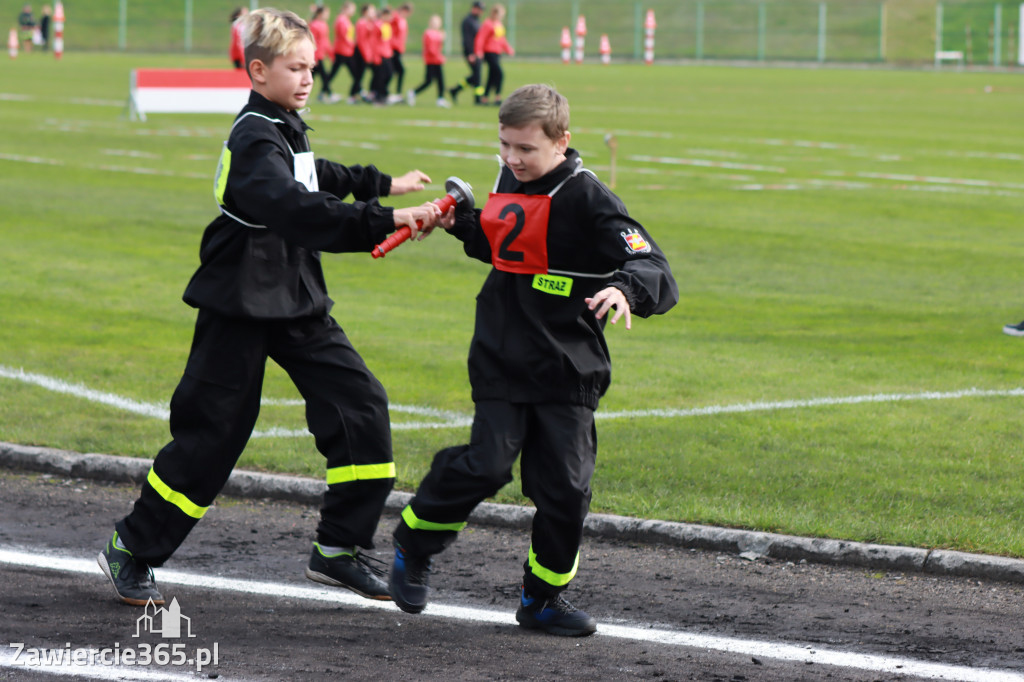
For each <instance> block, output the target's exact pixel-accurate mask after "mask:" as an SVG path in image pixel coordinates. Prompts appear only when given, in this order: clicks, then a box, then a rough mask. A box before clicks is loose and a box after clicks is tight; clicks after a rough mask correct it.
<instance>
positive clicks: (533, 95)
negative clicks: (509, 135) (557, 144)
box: [498, 84, 569, 140]
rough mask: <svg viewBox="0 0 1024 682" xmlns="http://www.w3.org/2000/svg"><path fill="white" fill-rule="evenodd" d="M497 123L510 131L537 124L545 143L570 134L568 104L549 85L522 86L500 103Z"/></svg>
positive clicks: (567, 101)
mask: <svg viewBox="0 0 1024 682" xmlns="http://www.w3.org/2000/svg"><path fill="white" fill-rule="evenodd" d="M498 123H500V124H501V125H503V126H508V127H509V128H525V127H526V126H528V125H530V124H531V123H536V124H538V125H540V127H541V129H542V130H543V131H544V134H545V135H546V136H547V137H548V139H551V140H559V139H561V138H562V136H563V135H565V132H566V131H567V130H569V100H567V99H566V98H565V96H564V95H562V94H561V93H559V92H558V91H557V90H555V89H554V88H553V87H551V86H550V85H541V84H534V85H524V86H523V87H521V88H519V89H517V90H516V91H515V92H513V93H512V94H511V95H509V96H508V97H506V98H505V101H504V102H502V103H501V108H500V109H499V110H498Z"/></svg>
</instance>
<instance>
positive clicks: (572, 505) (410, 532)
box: [394, 401, 597, 598]
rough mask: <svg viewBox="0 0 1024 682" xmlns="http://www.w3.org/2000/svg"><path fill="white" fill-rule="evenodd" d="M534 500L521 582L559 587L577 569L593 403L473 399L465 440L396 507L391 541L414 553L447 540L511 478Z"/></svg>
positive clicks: (591, 457)
mask: <svg viewBox="0 0 1024 682" xmlns="http://www.w3.org/2000/svg"><path fill="white" fill-rule="evenodd" d="M520 452H522V458H521V461H520V476H521V478H522V489H523V494H524V495H526V496H527V497H528V498H530V499H531V500H532V501H533V503H534V505H535V506H536V508H537V511H536V513H535V514H534V516H533V529H532V536H531V544H530V550H529V554H528V556H527V559H526V561H525V562H524V563H523V569H524V576H523V586H524V587H525V589H526V591H527V592H528V593H529V594H531V595H534V596H537V597H541V598H548V597H553V596H555V595H557V594H558V593H559V592H561V591H562V590H563V589H565V587H566V586H567V585H568V583H569V581H570V580H572V578H573V577H574V576H575V575H576V569H577V567H578V565H579V548H580V543H581V541H582V539H583V522H584V520H585V519H586V516H587V512H588V511H589V510H590V498H591V489H590V480H591V477H592V476H593V473H594V465H595V461H596V457H597V432H596V429H595V427H594V411H593V410H592V409H591V408H589V407H586V406H583V405H567V404H559V403H538V404H532V403H507V402H501V401H479V402H477V403H476V414H475V416H474V418H473V427H472V431H471V434H470V443H469V445H462V446H458V447H453V448H446V449H444V450H441V451H440V452H438V453H437V454H436V455H435V456H434V461H433V463H432V464H431V467H430V471H429V472H428V473H427V475H426V477H425V478H424V479H423V482H422V483H420V486H419V489H418V490H417V491H416V495H415V496H414V497H413V499H412V500H411V501H410V503H409V505H408V506H407V507H406V508H405V509H404V510H403V511H402V519H401V520H400V521H399V523H398V526H397V528H396V529H395V533H394V537H395V541H396V542H397V543H398V544H399V545H401V546H402V548H403V549H405V550H406V552H408V553H409V554H411V555H413V556H424V555H432V554H436V553H438V552H440V551H442V550H443V549H444V548H445V547H447V546H448V545H449V544H451V543H452V542H453V541H454V540H455V537H456V535H457V534H458V531H459V530H461V529H462V528H463V527H465V525H466V523H465V522H466V519H467V518H469V515H470V513H471V512H472V511H473V509H474V508H475V507H476V506H477V505H478V504H479V503H480V502H482V501H483V500H485V499H486V498H488V497H491V496H492V495H494V494H495V493H497V492H498V490H500V489H501V488H502V487H503V486H504V485H505V484H507V483H509V482H510V481H512V468H513V466H514V464H515V461H516V458H517V457H518V456H519V454H520Z"/></svg>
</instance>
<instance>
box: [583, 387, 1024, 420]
mask: <svg viewBox="0 0 1024 682" xmlns="http://www.w3.org/2000/svg"><path fill="white" fill-rule="evenodd" d="M1020 396H1024V388H1011V389H1006V390H997V391H986V390H982V389H978V388H968V389H965V390H962V391H947V392H938V391H926V392H924V393H877V394H875V395H855V396H849V397H845V398H843V397H837V398H812V399H809V400H780V401H775V402H758V403H741V404H738V405H710V406H708V407H696V408H691V409H679V410H666V409H654V410H625V411H619V412H598V413H597V414H596V417H597V418H598V419H601V418H604V419H634V418H637V417H662V418H666V417H668V418H671V417H702V416H707V415H716V414H739V413H744V412H766V411H769V410H795V409H801V408H810V407H832V406H835V405H860V404H864V403H897V402H909V401H915V400H958V399H961V398H993V397H999V398H1003V397H1020Z"/></svg>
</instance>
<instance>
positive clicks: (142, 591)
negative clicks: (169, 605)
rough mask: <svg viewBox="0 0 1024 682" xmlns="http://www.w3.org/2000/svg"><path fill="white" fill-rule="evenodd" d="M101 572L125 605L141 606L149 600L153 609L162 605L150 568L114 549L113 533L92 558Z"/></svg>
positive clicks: (115, 539)
mask: <svg viewBox="0 0 1024 682" xmlns="http://www.w3.org/2000/svg"><path fill="white" fill-rule="evenodd" d="M96 562H97V563H98V564H99V565H100V568H101V569H103V573H104V574H105V575H106V576H107V577H108V578H110V584H111V585H113V586H114V591H115V592H117V597H118V599H120V600H121V601H123V602H124V603H125V604H131V605H132V606H145V605H146V604H148V603H149V602H150V601H152V602H153V603H154V604H156V605H157V606H160V605H161V604H163V603H164V597H163V595H162V594H160V591H159V590H157V589H156V582H155V581H154V580H153V569H152V568H150V567H149V566H147V565H146V564H144V563H142V562H141V561H136V560H135V559H134V558H133V557H132V553H131V552H129V551H128V550H127V549H121V548H120V547H118V546H117V531H114V535H113V537H111V538H110V540H109V541H108V542H107V544H106V546H105V547H104V548H103V551H102V552H100V554H99V556H98V557H96Z"/></svg>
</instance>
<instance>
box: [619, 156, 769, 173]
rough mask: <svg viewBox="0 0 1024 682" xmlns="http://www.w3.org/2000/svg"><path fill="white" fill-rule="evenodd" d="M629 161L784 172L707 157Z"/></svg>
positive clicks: (672, 157) (661, 157)
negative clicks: (711, 159)
mask: <svg viewBox="0 0 1024 682" xmlns="http://www.w3.org/2000/svg"><path fill="white" fill-rule="evenodd" d="M626 158H627V159H629V160H630V161H640V162H646V163H663V164H666V165H670V166H699V167H701V168H729V169H731V170H745V171H758V172H762V173H785V172H786V169H785V168H780V167H778V166H761V165H757V164H751V163H734V162H732V161H709V160H708V159H684V158H678V157H674V156H647V155H636V156H627V157H626Z"/></svg>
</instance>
